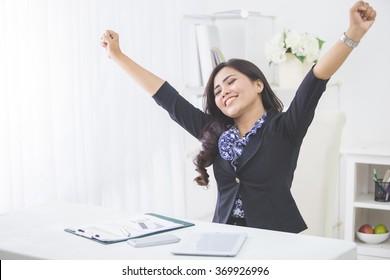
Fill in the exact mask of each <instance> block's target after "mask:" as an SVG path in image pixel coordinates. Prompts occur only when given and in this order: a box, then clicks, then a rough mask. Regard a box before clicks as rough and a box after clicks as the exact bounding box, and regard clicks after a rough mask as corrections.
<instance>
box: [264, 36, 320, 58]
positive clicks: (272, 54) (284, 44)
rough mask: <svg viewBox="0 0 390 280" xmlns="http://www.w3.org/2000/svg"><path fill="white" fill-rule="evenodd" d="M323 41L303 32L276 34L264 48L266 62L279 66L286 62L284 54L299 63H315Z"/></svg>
mask: <svg viewBox="0 0 390 280" xmlns="http://www.w3.org/2000/svg"><path fill="white" fill-rule="evenodd" d="M323 43H324V41H322V40H321V39H319V38H317V37H315V36H314V35H311V34H309V33H305V32H299V31H296V30H288V31H285V32H283V33H281V34H276V35H275V36H274V37H272V38H271V40H270V41H269V42H267V44H266V46H265V51H264V52H265V57H266V59H267V60H268V62H269V63H270V64H271V63H274V64H280V63H283V62H285V61H286V53H292V54H293V55H295V57H297V58H298V59H299V60H300V61H301V62H303V61H306V62H308V63H315V62H316V61H317V59H318V57H319V54H320V50H321V48H322V44H323Z"/></svg>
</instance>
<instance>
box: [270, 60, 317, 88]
mask: <svg viewBox="0 0 390 280" xmlns="http://www.w3.org/2000/svg"><path fill="white" fill-rule="evenodd" d="M286 57H287V59H286V62H284V63H280V64H279V65H278V68H279V71H278V72H279V87H281V88H293V89H296V88H298V86H299V85H300V83H301V82H302V80H303V78H304V77H305V76H306V74H307V72H309V70H310V67H311V66H312V64H310V63H307V62H301V61H300V60H299V59H298V58H296V57H295V56H294V55H293V54H292V53H286Z"/></svg>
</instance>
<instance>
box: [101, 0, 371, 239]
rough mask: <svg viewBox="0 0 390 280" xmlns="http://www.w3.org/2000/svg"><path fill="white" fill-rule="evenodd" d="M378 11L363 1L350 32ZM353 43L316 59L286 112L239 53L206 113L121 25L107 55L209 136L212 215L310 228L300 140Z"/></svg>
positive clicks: (178, 117)
mask: <svg viewBox="0 0 390 280" xmlns="http://www.w3.org/2000/svg"><path fill="white" fill-rule="evenodd" d="M375 18H376V12H375V11H374V10H373V8H372V7H371V6H370V5H369V4H368V3H366V2H363V1H359V2H357V3H356V4H355V5H354V6H352V7H351V9H350V17H349V19H350V26H349V28H348V30H347V31H346V32H345V33H344V37H346V38H348V40H350V41H360V39H361V38H363V36H364V35H365V33H366V32H367V31H368V29H369V28H370V27H371V25H372V24H373V22H374V21H375ZM348 42H349V41H346V40H342V41H337V42H336V43H335V44H334V46H333V48H331V49H330V50H329V51H328V52H327V53H326V54H325V55H324V57H323V58H321V59H320V60H319V61H318V63H317V64H316V65H315V66H313V68H312V69H311V70H310V71H309V72H308V73H307V75H306V77H305V78H304V80H303V81H302V83H301V85H300V86H299V88H298V89H297V92H296V96H295V98H294V99H293V101H292V103H291V105H290V107H289V109H288V110H287V111H286V112H281V111H282V105H281V103H280V101H279V100H278V99H277V98H276V96H275V94H274V93H273V92H272V89H271V88H270V86H269V84H268V82H267V80H266V79H265V77H264V75H263V74H262V72H261V71H260V70H259V69H258V68H257V67H256V66H255V65H254V64H253V63H251V62H249V61H245V60H240V59H233V60H229V61H228V62H226V63H221V64H220V65H218V66H217V67H216V68H215V69H214V70H213V72H212V74H211V76H210V78H209V81H208V83H207V86H206V89H205V98H206V107H205V112H202V111H201V110H199V109H197V108H195V107H194V106H193V105H192V104H190V103H189V102H188V101H187V100H185V99H184V98H183V97H182V96H180V95H179V94H178V93H177V91H176V90H175V89H174V88H172V87H171V86H170V84H169V83H168V82H166V81H164V80H162V79H161V78H159V77H158V76H156V75H154V74H153V73H151V72H149V71H148V70H146V69H145V68H143V67H141V66H140V65H138V64H137V63H135V62H134V61H133V60H132V59H130V58H129V57H127V56H126V55H125V54H123V53H122V51H121V49H120V47H119V35H118V34H117V33H116V32H113V31H111V30H107V31H106V32H105V33H104V34H103V36H102V39H101V45H102V46H103V47H104V48H105V49H106V50H107V55H108V56H109V57H110V58H111V59H113V60H114V61H115V62H116V63H117V64H118V65H119V66H121V68H122V69H123V70H124V71H125V72H126V73H127V74H128V75H129V76H130V77H131V78H133V79H134V80H135V81H136V82H137V83H138V84H139V85H140V86H142V87H143V88H144V89H145V90H146V91H147V92H148V93H149V94H150V95H151V96H153V98H154V100H155V101H156V102H157V103H158V104H159V105H160V106H162V107H163V108H164V109H165V110H167V111H168V113H169V114H170V116H171V118H172V119H173V120H175V121H176V122H177V123H178V124H180V125H181V126H182V127H183V128H184V129H186V130H187V131H188V132H189V133H190V134H192V135H193V136H194V137H196V138H198V139H199V140H200V141H201V142H202V150H201V151H200V153H199V155H198V156H197V157H196V159H195V165H196V169H197V171H199V173H200V175H199V177H197V178H196V181H197V183H198V184H200V185H207V184H208V174H207V171H206V169H205V168H206V167H208V166H210V165H211V164H213V170H214V175H215V178H216V181H217V186H218V197H217V205H216V209H215V214H214V218H213V221H214V222H217V223H228V224H236V225H247V226H250V227H256V228H263V229H271V230H279V231H287V232H294V233H298V232H301V231H303V230H304V229H306V228H307V226H306V223H305V221H304V220H303V218H302V216H301V214H300V212H299V210H298V207H297V205H296V203H295V201H294V199H293V197H292V194H291V191H290V188H291V184H292V180H293V177H294V171H295V168H296V165H297V160H298V155H299V151H300V147H301V144H302V141H303V138H304V137H305V135H306V132H307V129H308V127H309V126H310V124H311V122H312V120H313V118H314V113H315V109H316V107H317V103H318V101H319V99H320V98H321V96H322V93H323V92H324V91H325V89H326V84H327V82H328V79H329V78H330V77H331V76H332V75H333V74H334V73H335V72H336V71H337V70H338V69H339V68H340V66H341V65H342V64H343V62H344V61H345V60H346V59H347V57H348V56H349V54H350V53H351V52H352V49H353V46H352V45H351V44H349V43H348ZM231 155H235V156H231Z"/></svg>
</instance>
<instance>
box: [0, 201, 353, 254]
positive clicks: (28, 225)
mask: <svg viewBox="0 0 390 280" xmlns="http://www.w3.org/2000/svg"><path fill="white" fill-rule="evenodd" d="M131 216H134V215H130V214H129V213H128V212H125V211H117V210H113V209H108V208H102V207H91V206H86V205H78V204H70V203H55V204H48V205H42V206H37V207H32V208H27V209H23V210H19V211H14V212H11V213H8V214H5V215H1V216H0V259H3V260H4V259H56V260H60V259H66V260H74V259H76V260H81V259H90V260H91V259H94V260H96V259H106V260H107V259H112V260H129V259H137V260H147V259H158V260H164V259H181V260H186V259H221V258H218V257H199V256H177V255H173V254H171V250H172V249H173V247H174V246H176V244H166V245H159V246H152V247H145V248H134V247H132V246H131V245H128V244H127V242H120V243H115V244H110V245H103V244H100V243H98V242H94V241H91V240H88V239H86V238H82V237H79V236H76V235H73V234H70V233H67V232H65V231H64V228H67V227H69V226H72V225H77V224H85V223H95V222H102V221H109V220H111V219H114V218H122V217H131ZM192 222H194V223H195V226H193V227H189V228H185V229H179V230H175V231H172V233H173V234H174V235H176V236H178V237H180V238H183V237H185V236H186V234H188V233H189V232H191V231H224V232H247V233H248V237H247V239H246V241H245V243H244V245H243V247H242V248H241V250H240V252H239V254H238V255H237V256H236V257H234V259H244V260H250V259H252V260H253V259H268V260H277V259H283V260H290V259H300V260H305V259H306V260H307V259H321V260H326V259H356V244H355V243H353V242H350V241H343V240H338V239H330V238H322V237H315V236H307V235H301V234H290V233H284V232H277V231H270V230H261V229H254V228H246V227H238V226H230V225H222V224H215V223H207V222H197V221H192ZM223 259H226V258H223ZM229 259H231V258H229Z"/></svg>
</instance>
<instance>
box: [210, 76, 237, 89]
mask: <svg viewBox="0 0 390 280" xmlns="http://www.w3.org/2000/svg"><path fill="white" fill-rule="evenodd" d="M231 76H234V74H232V75H228V76H227V77H226V78H225V79H223V80H222V83H224V82H225V81H226V80H227V79H229V78H230V77H231ZM217 87H220V85H216V86H215V87H214V90H216V89H217Z"/></svg>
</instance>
